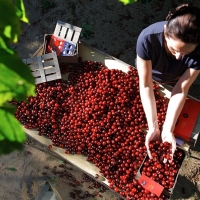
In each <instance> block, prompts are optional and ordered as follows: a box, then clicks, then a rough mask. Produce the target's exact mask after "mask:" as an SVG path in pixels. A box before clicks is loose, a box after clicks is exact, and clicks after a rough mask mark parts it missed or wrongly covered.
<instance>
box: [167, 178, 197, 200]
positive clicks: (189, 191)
mask: <svg viewBox="0 0 200 200" xmlns="http://www.w3.org/2000/svg"><path fill="white" fill-rule="evenodd" d="M191 197H195V198H194V199H200V191H198V188H197V186H196V185H195V184H194V183H192V182H191V181H190V180H188V179H187V178H186V177H184V176H181V175H179V176H178V179H177V183H176V185H175V188H174V190H173V194H172V195H171V198H170V199H171V200H177V199H190V198H191Z"/></svg>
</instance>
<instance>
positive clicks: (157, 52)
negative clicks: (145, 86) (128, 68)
mask: <svg viewBox="0 0 200 200" xmlns="http://www.w3.org/2000/svg"><path fill="white" fill-rule="evenodd" d="M166 23H167V21H162V22H157V23H155V24H152V25H150V26H148V27H147V28H145V29H144V30H143V31H142V32H141V33H140V35H139V37H138V40H137V45H136V52H137V55H138V56H139V57H140V58H142V59H144V60H151V61H152V78H153V79H154V80H155V81H158V82H163V83H164V82H176V81H177V80H178V78H180V76H181V75H182V74H183V73H184V72H185V71H186V70H187V69H188V68H193V69H195V70H200V53H199V50H198V48H196V49H195V50H194V51H193V52H192V53H190V54H187V55H184V56H182V58H181V59H180V60H176V58H175V57H174V58H172V57H171V56H168V55H167V52H166V50H165V46H164V35H163V34H164V25H165V24H166ZM137 67H138V66H137Z"/></svg>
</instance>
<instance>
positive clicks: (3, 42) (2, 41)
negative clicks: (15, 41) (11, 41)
mask: <svg viewBox="0 0 200 200" xmlns="http://www.w3.org/2000/svg"><path fill="white" fill-rule="evenodd" d="M0 48H2V49H4V50H5V51H7V53H9V54H14V51H13V50H12V49H10V48H9V47H8V45H7V43H6V38H3V37H1V36H0Z"/></svg>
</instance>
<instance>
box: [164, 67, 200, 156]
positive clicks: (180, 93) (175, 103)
mask: <svg viewBox="0 0 200 200" xmlns="http://www.w3.org/2000/svg"><path fill="white" fill-rule="evenodd" d="M199 73H200V70H194V69H191V68H190V69H187V70H186V71H185V73H184V74H183V75H182V76H181V78H180V79H179V80H178V82H177V83H176V85H175V86H174V88H173V90H172V94H171V98H170V101H169V104H168V108H167V113H166V118H165V123H164V125H163V131H162V141H163V142H165V141H167V142H169V143H171V144H172V153H174V151H175V149H176V142H175V139H174V136H173V131H174V128H175V124H176V122H177V119H178V117H179V115H180V112H181V110H182V108H183V106H184V103H185V100H186V97H187V94H188V90H189V88H190V86H191V85H192V83H193V82H194V81H195V79H196V78H197V76H198V75H199Z"/></svg>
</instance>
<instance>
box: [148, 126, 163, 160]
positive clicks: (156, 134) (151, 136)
mask: <svg viewBox="0 0 200 200" xmlns="http://www.w3.org/2000/svg"><path fill="white" fill-rule="evenodd" d="M156 140H160V130H159V128H153V129H149V130H148V133H147V135H146V139H145V146H146V148H147V154H148V156H149V158H150V159H152V158H153V157H152V155H151V151H150V149H149V143H150V142H151V141H156Z"/></svg>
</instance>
